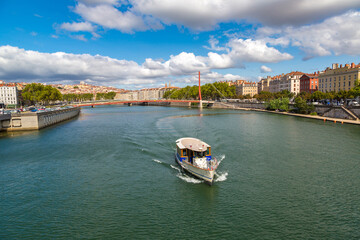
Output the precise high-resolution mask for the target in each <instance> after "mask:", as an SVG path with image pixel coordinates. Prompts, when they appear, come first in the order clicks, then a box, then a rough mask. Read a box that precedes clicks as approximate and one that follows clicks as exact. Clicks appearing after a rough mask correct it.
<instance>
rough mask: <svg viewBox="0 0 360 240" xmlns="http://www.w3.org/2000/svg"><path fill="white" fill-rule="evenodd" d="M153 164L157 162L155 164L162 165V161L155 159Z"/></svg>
mask: <svg viewBox="0 0 360 240" xmlns="http://www.w3.org/2000/svg"><path fill="white" fill-rule="evenodd" d="M153 161H154V162H157V163H163V162H162V161H160V160H157V159H153Z"/></svg>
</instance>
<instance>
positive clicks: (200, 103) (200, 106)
mask: <svg viewBox="0 0 360 240" xmlns="http://www.w3.org/2000/svg"><path fill="white" fill-rule="evenodd" d="M199 100H200V102H199V108H200V109H202V98H201V87H200V71H199Z"/></svg>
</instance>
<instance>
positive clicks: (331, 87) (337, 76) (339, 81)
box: [319, 63, 360, 92]
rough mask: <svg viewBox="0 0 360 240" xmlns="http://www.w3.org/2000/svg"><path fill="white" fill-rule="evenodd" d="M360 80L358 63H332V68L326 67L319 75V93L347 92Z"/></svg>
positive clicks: (359, 65)
mask: <svg viewBox="0 0 360 240" xmlns="http://www.w3.org/2000/svg"><path fill="white" fill-rule="evenodd" d="M359 80H360V63H359V64H358V65H355V63H351V64H345V65H344V66H342V64H340V66H339V64H337V63H334V64H333V65H332V68H330V67H328V68H326V69H325V71H324V72H322V73H320V74H319V91H321V92H331V91H334V92H339V91H341V90H345V91H349V90H350V89H351V88H353V87H355V86H356V83H357V82H358V81H359Z"/></svg>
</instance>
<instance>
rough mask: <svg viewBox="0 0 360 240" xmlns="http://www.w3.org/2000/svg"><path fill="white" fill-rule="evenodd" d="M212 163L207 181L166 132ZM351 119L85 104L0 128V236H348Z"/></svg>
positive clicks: (353, 227)
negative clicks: (192, 140)
mask: <svg viewBox="0 0 360 240" xmlns="http://www.w3.org/2000/svg"><path fill="white" fill-rule="evenodd" d="M181 137H196V138H200V139H201V140H203V141H205V142H207V143H208V144H210V145H211V146H212V152H213V155H214V156H215V157H216V158H217V159H218V160H219V161H221V163H220V166H219V168H218V170H217V175H216V181H215V183H214V185H213V186H211V187H210V186H208V185H206V184H204V183H202V182H201V181H200V180H197V179H194V178H192V177H190V176H187V175H185V174H183V173H182V172H181V171H180V169H179V167H178V165H177V164H176V163H175V161H174V152H175V141H176V140H177V139H178V138H181ZM359 144H360V128H359V127H358V126H351V125H345V124H344V125H341V124H338V123H336V124H335V123H331V122H325V123H324V122H322V121H316V120H310V119H302V118H296V117H290V116H280V115H275V114H269V113H259V112H249V111H236V110H219V109H217V110H209V109H204V110H203V111H201V112H200V111H199V110H198V109H190V108H169V107H147V106H133V107H127V106H108V107H96V108H93V109H92V108H84V109H82V113H81V115H80V116H79V117H78V118H76V119H73V120H70V121H67V122H65V123H61V124H58V125H55V126H53V127H49V128H46V129H43V130H40V131H35V132H26V133H14V134H6V133H1V135H0V186H1V189H0V191H1V203H0V229H1V230H0V239H78V238H86V239H359V238H360V148H359Z"/></svg>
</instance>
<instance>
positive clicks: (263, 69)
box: [260, 65, 272, 73]
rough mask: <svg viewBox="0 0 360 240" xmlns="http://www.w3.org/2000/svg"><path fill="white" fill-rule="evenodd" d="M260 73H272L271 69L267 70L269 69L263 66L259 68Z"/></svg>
mask: <svg viewBox="0 0 360 240" xmlns="http://www.w3.org/2000/svg"><path fill="white" fill-rule="evenodd" d="M260 71H261V72H262V73H268V72H272V69H271V68H269V67H267V66H265V65H262V66H261V67H260Z"/></svg>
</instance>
